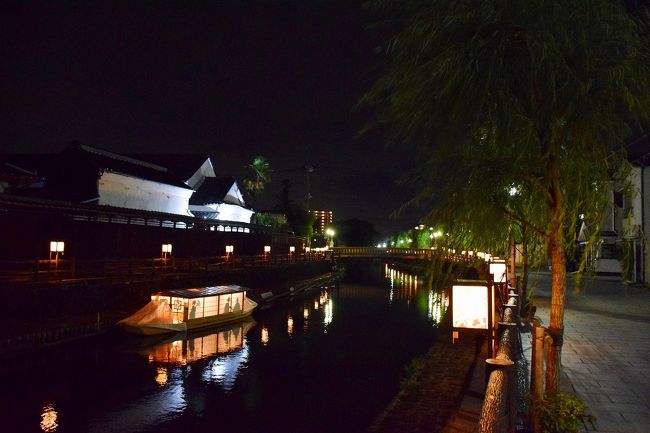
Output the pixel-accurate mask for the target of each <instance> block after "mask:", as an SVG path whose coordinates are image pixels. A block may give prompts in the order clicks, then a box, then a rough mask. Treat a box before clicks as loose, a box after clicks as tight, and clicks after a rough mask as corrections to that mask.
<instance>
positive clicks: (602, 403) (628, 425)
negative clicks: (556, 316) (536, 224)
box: [527, 273, 650, 433]
mask: <svg viewBox="0 0 650 433" xmlns="http://www.w3.org/2000/svg"><path fill="white" fill-rule="evenodd" d="M533 279H534V280H536V286H537V287H536V289H535V299H536V302H535V303H536V305H537V307H538V308H537V316H539V317H540V318H541V319H542V324H543V325H544V326H547V325H548V319H549V301H550V299H549V298H550V276H549V275H548V273H539V274H537V275H536V276H534V277H533ZM564 322H565V323H564V326H565V340H564V341H565V343H564V348H563V351H562V364H563V372H564V374H565V375H566V376H565V378H566V379H568V382H565V383H564V386H563V388H564V389H567V388H568V389H569V390H571V391H572V392H574V393H576V394H578V395H579V396H580V397H581V398H582V400H583V401H584V402H585V404H586V405H587V408H588V412H589V413H590V414H592V415H595V416H596V417H597V420H596V421H595V422H594V423H593V424H589V425H587V426H586V429H587V431H595V432H603V433H605V432H610V433H647V432H650V290H649V289H647V288H643V287H633V286H625V285H623V284H622V283H621V282H620V279H618V278H616V279H612V278H604V277H594V278H586V279H585V281H584V288H583V289H582V290H581V292H580V293H575V292H574V290H573V282H572V281H570V282H569V288H568V290H567V308H566V311H565V318H564ZM528 348H529V347H528ZM527 353H529V352H527Z"/></svg>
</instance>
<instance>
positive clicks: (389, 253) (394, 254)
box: [332, 247, 471, 263]
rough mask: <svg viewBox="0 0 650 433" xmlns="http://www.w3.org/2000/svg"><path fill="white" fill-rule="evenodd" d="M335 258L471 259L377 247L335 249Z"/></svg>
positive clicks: (420, 249) (427, 251)
mask: <svg viewBox="0 0 650 433" xmlns="http://www.w3.org/2000/svg"><path fill="white" fill-rule="evenodd" d="M332 251H333V253H334V257H337V258H356V257H358V258H391V259H396V258H401V259H421V260H432V259H433V258H434V257H439V258H443V259H445V260H447V261H451V262H456V263H460V262H468V261H469V260H470V259H471V257H469V256H468V255H466V254H457V253H453V252H450V251H443V250H433V249H429V248H377V247H334V248H332Z"/></svg>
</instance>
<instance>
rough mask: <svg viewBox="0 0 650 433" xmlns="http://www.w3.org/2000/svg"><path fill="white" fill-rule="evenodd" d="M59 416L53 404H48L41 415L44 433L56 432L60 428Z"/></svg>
mask: <svg viewBox="0 0 650 433" xmlns="http://www.w3.org/2000/svg"><path fill="white" fill-rule="evenodd" d="M58 420H59V414H58V413H57V411H56V410H55V409H54V405H53V404H47V405H45V406H44V407H43V411H42V413H41V430H43V431H44V432H54V431H56V429H57V427H58V426H59V423H58Z"/></svg>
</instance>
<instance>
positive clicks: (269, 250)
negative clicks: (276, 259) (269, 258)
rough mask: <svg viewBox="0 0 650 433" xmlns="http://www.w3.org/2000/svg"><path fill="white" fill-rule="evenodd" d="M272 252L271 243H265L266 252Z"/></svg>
mask: <svg viewBox="0 0 650 433" xmlns="http://www.w3.org/2000/svg"><path fill="white" fill-rule="evenodd" d="M270 252H271V245H264V254H268V253H270Z"/></svg>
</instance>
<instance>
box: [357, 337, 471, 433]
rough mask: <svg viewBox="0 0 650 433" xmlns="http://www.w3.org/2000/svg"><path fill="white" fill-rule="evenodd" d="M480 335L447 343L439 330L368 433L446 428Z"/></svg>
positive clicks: (468, 377) (431, 432) (468, 378)
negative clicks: (433, 340)
mask: <svg viewBox="0 0 650 433" xmlns="http://www.w3.org/2000/svg"><path fill="white" fill-rule="evenodd" d="M481 347H482V338H480V337H471V336H463V338H461V339H460V340H457V341H456V343H455V344H452V343H451V332H449V331H442V332H441V333H440V335H439V336H438V338H437V340H436V342H435V343H434V345H433V346H432V347H431V349H430V350H429V351H428V352H427V354H426V355H424V357H423V358H421V360H420V362H419V364H420V365H419V368H418V369H417V371H416V372H415V373H414V375H413V376H412V377H411V378H410V379H407V383H406V384H405V386H404V387H403V388H402V390H401V391H400V393H399V394H398V395H397V396H396V397H395V399H394V400H393V401H392V402H391V403H390V405H389V406H388V407H387V408H386V409H385V410H384V412H383V413H382V414H381V415H380V416H379V417H378V418H377V420H376V421H375V422H374V423H373V425H372V426H370V428H369V429H368V432H371V433H394V432H412V433H415V432H417V433H437V432H442V431H445V430H448V429H445V427H446V426H447V425H448V423H449V421H450V419H451V418H452V416H453V415H454V413H455V412H456V411H457V409H458V408H459V407H460V405H461V401H462V399H463V391H464V390H465V389H466V388H467V387H468V386H469V383H470V381H471V380H472V377H473V372H474V369H475V368H476V365H477V360H478V359H479V358H480V353H481Z"/></svg>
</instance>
